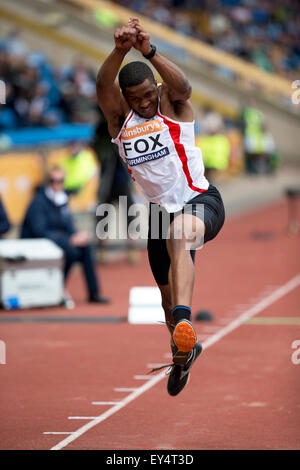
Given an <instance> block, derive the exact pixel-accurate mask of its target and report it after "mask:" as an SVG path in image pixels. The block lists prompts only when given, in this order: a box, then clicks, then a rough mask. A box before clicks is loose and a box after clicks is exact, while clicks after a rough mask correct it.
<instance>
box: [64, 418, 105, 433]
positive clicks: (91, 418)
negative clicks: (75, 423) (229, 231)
mask: <svg viewBox="0 0 300 470" xmlns="http://www.w3.org/2000/svg"><path fill="white" fill-rule="evenodd" d="M97 418H98V416H68V419H97ZM74 434H75V433H74Z"/></svg>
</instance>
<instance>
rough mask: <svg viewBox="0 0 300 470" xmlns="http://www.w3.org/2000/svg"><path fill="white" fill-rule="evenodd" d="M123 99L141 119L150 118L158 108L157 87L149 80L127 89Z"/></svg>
mask: <svg viewBox="0 0 300 470" xmlns="http://www.w3.org/2000/svg"><path fill="white" fill-rule="evenodd" d="M125 98H126V100H127V102H128V104H129V106H130V107H131V108H132V109H133V110H134V111H135V112H136V113H138V114H139V115H140V116H142V117H143V118H146V119H149V118H152V117H153V116H154V115H155V114H156V111H157V106H158V87H157V83H156V82H151V81H150V80H149V78H146V80H145V81H144V82H143V83H140V84H139V85H135V86H131V87H127V88H126V90H125Z"/></svg>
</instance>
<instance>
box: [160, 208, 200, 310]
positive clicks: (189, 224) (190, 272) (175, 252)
mask: <svg viewBox="0 0 300 470" xmlns="http://www.w3.org/2000/svg"><path fill="white" fill-rule="evenodd" d="M204 233H205V225H204V222H203V221H202V220H201V219H199V218H198V217H196V216H194V215H191V214H182V215H178V216H177V217H176V218H175V219H174V221H173V222H172V224H171V225H170V232H169V238H168V239H167V240H166V242H167V250H168V253H169V257H170V260H171V280H172V302H173V308H174V307H176V306H177V305H184V306H186V307H189V308H190V307H191V303H192V295H193V288H194V263H193V260H192V258H191V254H190V251H191V249H196V248H197V247H198V246H200V245H201V243H202V241H203V239H204Z"/></svg>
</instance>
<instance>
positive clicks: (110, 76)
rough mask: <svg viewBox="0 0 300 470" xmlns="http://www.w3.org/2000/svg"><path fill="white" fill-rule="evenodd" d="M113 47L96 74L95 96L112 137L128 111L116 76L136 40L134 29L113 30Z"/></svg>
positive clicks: (126, 27) (125, 27) (129, 27)
mask: <svg viewBox="0 0 300 470" xmlns="http://www.w3.org/2000/svg"><path fill="white" fill-rule="evenodd" d="M114 40H115V48H114V49H113V51H112V52H111V53H110V54H109V56H108V57H107V58H106V60H105V61H104V62H103V64H102V66H101V67H100V69H99V72H98V75H97V98H98V104H99V106H100V108H101V109H102V111H103V113H104V115H105V117H106V119H107V123H108V129H109V132H110V134H111V136H112V137H116V136H117V134H118V132H119V130H120V128H121V126H122V121H123V119H124V117H125V115H126V112H127V111H128V109H127V108H128V105H127V103H126V101H125V100H124V98H123V96H122V94H121V92H120V88H119V85H118V83H117V82H116V77H117V75H118V72H119V69H120V66H121V64H122V62H123V59H124V57H125V56H126V54H127V52H128V51H129V50H130V49H131V47H132V46H133V45H134V44H135V42H136V29H135V28H133V27H131V26H123V27H122V28H119V29H117V30H116V31H115V34H114Z"/></svg>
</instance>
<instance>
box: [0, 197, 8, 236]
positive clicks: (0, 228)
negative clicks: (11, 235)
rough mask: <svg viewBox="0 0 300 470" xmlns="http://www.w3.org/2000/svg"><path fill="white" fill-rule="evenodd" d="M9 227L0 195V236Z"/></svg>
mask: <svg viewBox="0 0 300 470" xmlns="http://www.w3.org/2000/svg"><path fill="white" fill-rule="evenodd" d="M9 229H10V222H9V220H8V217H7V214H6V211H5V209H4V206H3V203H2V201H1V197H0V236H1V235H4V233H6V232H8V230H9Z"/></svg>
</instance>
